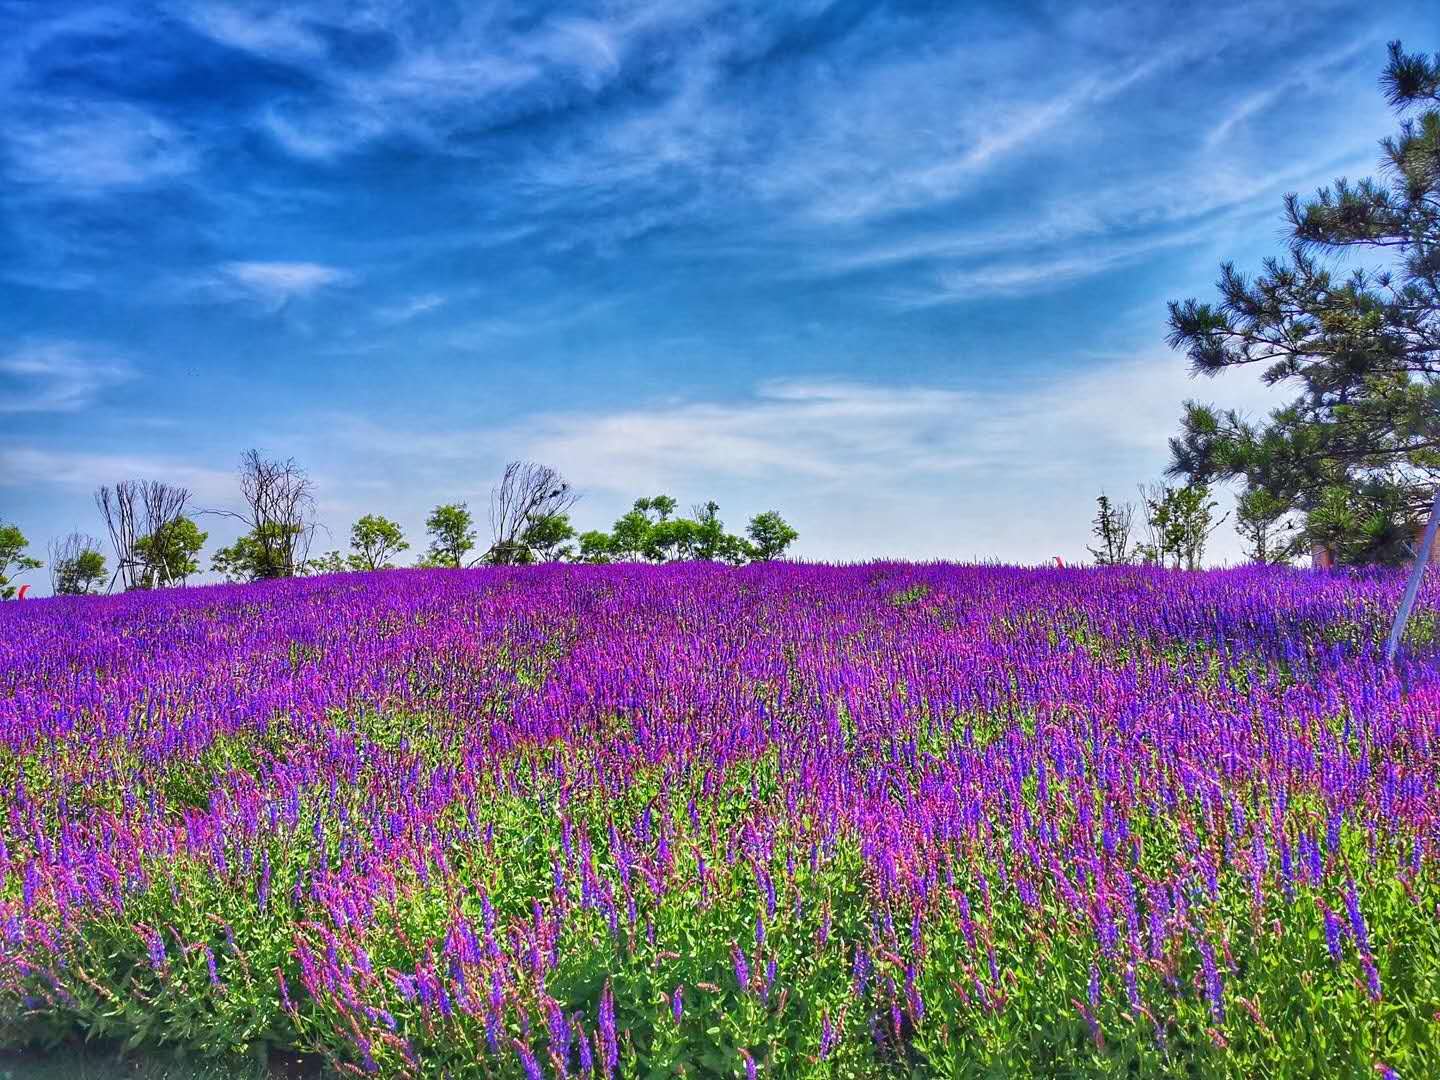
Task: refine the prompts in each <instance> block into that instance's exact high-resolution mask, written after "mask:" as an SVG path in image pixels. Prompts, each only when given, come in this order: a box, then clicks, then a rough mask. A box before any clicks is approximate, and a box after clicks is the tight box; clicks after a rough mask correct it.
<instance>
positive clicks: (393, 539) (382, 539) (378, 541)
mask: <svg viewBox="0 0 1440 1080" xmlns="http://www.w3.org/2000/svg"><path fill="white" fill-rule="evenodd" d="M350 547H351V549H352V551H353V554H351V555H350V557H349V559H348V560H347V562H348V565H349V568H350V569H352V570H389V569H390V567H391V563H390V559H391V558H392V557H394V556H395V555H398V554H400V552H402V551H406V550H408V549H409V547H410V545H409V544H408V543H406V542H405V536H404V534H403V533H402V532H401V531H400V526H399V525H397V524H395V522H393V521H391V520H390V519H389V518H386V517H381V516H380V515H379V514H366V515H365V516H364V517H362V518H361V519H360V520H359V521H357V522H355V524H354V525H352V526H350ZM327 572H328V571H327Z"/></svg>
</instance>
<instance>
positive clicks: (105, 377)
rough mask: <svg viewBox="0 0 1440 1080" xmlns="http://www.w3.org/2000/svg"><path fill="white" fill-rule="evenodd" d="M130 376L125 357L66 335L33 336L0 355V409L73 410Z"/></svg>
mask: <svg viewBox="0 0 1440 1080" xmlns="http://www.w3.org/2000/svg"><path fill="white" fill-rule="evenodd" d="M135 377H136V371H135V369H134V368H133V367H132V366H131V365H130V363H129V362H128V361H126V360H123V359H121V358H119V357H115V356H111V355H109V354H107V353H104V352H102V351H99V350H97V349H95V348H92V347H90V346H86V345H81V344H78V343H76V342H71V341H37V342H30V343H27V344H24V345H21V346H20V347H19V348H18V349H15V350H14V351H12V352H10V353H7V354H4V355H0V413H44V412H76V411H78V410H80V409H83V408H85V407H87V406H88V405H91V404H92V403H93V402H94V401H95V400H96V398H98V397H99V396H100V395H101V394H102V393H103V392H104V391H105V390H108V389H109V388H110V387H112V386H118V385H120V384H121V383H125V382H129V381H130V380H131V379H133V378H135Z"/></svg>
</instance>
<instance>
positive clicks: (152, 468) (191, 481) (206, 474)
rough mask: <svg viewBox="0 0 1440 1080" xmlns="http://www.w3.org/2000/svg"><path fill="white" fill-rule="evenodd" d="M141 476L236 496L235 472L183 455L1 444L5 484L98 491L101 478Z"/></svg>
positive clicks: (204, 495)
mask: <svg viewBox="0 0 1440 1080" xmlns="http://www.w3.org/2000/svg"><path fill="white" fill-rule="evenodd" d="M137 477H142V478H143V477H149V478H155V479H164V480H166V481H167V482H169V483H174V484H181V485H183V486H185V487H187V488H189V489H190V491H191V493H192V494H193V495H194V496H195V497H196V498H199V499H206V500H211V501H218V500H223V499H225V498H229V497H232V496H233V493H234V490H235V476H234V473H232V472H227V471H224V470H220V469H213V468H209V467H206V466H204V465H196V464H194V463H193V462H190V461H186V460H184V459H177V458H171V457H164V456H149V455H145V454H126V453H107V452H103V451H77V450H54V449H49V448H46V447H39V446H0V487H11V488H19V487H30V486H37V487H44V488H46V489H47V490H50V489H55V488H61V489H66V490H68V491H72V492H73V491H82V492H83V491H93V490H94V489H95V487H96V485H97V484H102V483H113V482H115V481H116V480H130V479H134V478H137Z"/></svg>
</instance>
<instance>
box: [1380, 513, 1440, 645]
mask: <svg viewBox="0 0 1440 1080" xmlns="http://www.w3.org/2000/svg"><path fill="white" fill-rule="evenodd" d="M1437 531H1440V489H1437V490H1436V492H1435V502H1434V503H1433V504H1432V505H1431V507H1430V523H1429V524H1428V525H1426V526H1425V535H1424V536H1422V537H1421V538H1420V546H1419V550H1417V551H1416V552H1415V565H1414V566H1413V567H1411V569H1410V580H1409V582H1407V583H1406V585H1405V595H1404V596H1403V597H1402V598H1401V600H1400V610H1399V611H1397V612H1395V624H1394V625H1393V626H1391V627H1390V637H1389V639H1388V640H1387V641H1386V642H1385V661H1386V663H1391V662H1393V661H1394V659H1395V651H1396V650H1397V649H1398V648H1399V647H1400V635H1401V634H1403V633H1404V632H1405V624H1406V623H1407V622H1409V621H1410V609H1411V608H1413V607H1414V606H1415V596H1416V594H1417V593H1419V592H1420V582H1421V581H1423V580H1424V579H1425V567H1426V566H1428V565H1429V563H1430V551H1431V549H1432V548H1433V547H1434V546H1435V533H1436V532H1437Z"/></svg>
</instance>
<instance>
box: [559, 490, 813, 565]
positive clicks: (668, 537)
mask: <svg viewBox="0 0 1440 1080" xmlns="http://www.w3.org/2000/svg"><path fill="white" fill-rule="evenodd" d="M676 506H677V503H676V501H675V500H674V499H673V498H672V497H670V496H669V495H654V496H650V497H648V498H643V499H636V500H635V504H634V506H632V507H631V508H630V510H629V511H627V512H626V513H625V514H624V515H623V516H622V517H621V518H620V519H619V520H617V521H616V522H615V525H614V527H613V528H612V529H611V531H610V532H608V533H605V532H600V531H591V532H586V533H582V534H581V535H580V536H579V537H578V540H579V550H578V551H576V552H575V553H574V554H573V558H574V559H575V560H576V561H577V562H588V563H602V562H616V561H622V562H623V561H636V560H640V559H644V560H647V561H649V562H673V561H676V560H690V559H699V560H705V561H718V562H728V563H732V564H735V565H739V564H740V563H744V562H747V561H748V560H750V559H752V558H754V557H755V549H754V547H753V546H752V545H751V544H750V542H749V541H748V540H746V539H744V538H743V537H740V536H734V535H732V534H730V533H727V532H726V531H725V523H724V522H723V521H722V520H721V519H720V507H719V504H717V503H715V502H713V501H712V502H707V503H703V504H697V505H696V506H695V507H694V508H693V509H692V511H691V513H692V514H693V516H692V517H675V516H673V515H674V514H675V508H676ZM762 516H763V515H762ZM781 524H782V525H783V524H784V523H783V521H782V522H781ZM785 527H786V528H788V527H789V526H785ZM791 539H793V535H792V537H791ZM789 542H790V541H789V540H785V542H784V543H785V544H788V543H789ZM783 549H784V545H782V547H781V550H783Z"/></svg>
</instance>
